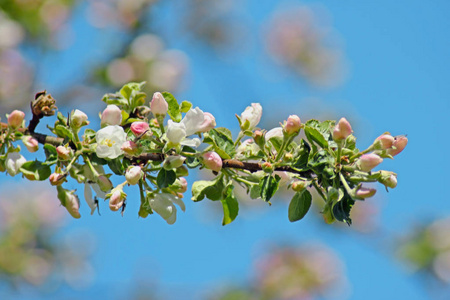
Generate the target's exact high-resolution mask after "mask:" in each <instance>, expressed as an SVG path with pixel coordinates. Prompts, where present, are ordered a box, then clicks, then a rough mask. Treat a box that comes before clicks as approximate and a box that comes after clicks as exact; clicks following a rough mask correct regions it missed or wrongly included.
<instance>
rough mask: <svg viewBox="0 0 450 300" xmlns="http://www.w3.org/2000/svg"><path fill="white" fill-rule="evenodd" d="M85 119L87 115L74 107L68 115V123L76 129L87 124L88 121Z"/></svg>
mask: <svg viewBox="0 0 450 300" xmlns="http://www.w3.org/2000/svg"><path fill="white" fill-rule="evenodd" d="M87 119H88V117H87V115H86V114H85V113H84V112H82V111H81V110H78V109H76V110H75V111H72V114H71V116H70V125H71V126H72V128H75V129H78V128H80V127H81V126H85V125H88V124H89V121H88V120H87Z"/></svg>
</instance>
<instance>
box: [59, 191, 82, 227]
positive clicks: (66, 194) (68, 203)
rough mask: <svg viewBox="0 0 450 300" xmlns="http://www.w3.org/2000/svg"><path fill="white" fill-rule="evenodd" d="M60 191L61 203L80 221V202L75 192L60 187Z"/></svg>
mask: <svg viewBox="0 0 450 300" xmlns="http://www.w3.org/2000/svg"><path fill="white" fill-rule="evenodd" d="M56 189H57V190H58V199H59V201H61V205H62V206H64V207H65V208H66V209H67V211H68V212H69V214H70V215H71V216H72V217H74V218H75V219H79V218H80V217H81V215H80V211H79V210H80V200H79V199H78V197H77V195H75V194H74V191H68V190H65V189H63V188H62V187H61V186H60V185H58V186H57V187H56Z"/></svg>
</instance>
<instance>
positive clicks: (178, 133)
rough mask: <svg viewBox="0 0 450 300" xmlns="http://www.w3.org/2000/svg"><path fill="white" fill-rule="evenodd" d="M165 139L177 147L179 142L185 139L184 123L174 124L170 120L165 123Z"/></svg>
mask: <svg viewBox="0 0 450 300" xmlns="http://www.w3.org/2000/svg"><path fill="white" fill-rule="evenodd" d="M166 137H167V139H168V140H169V141H170V142H171V143H173V144H175V145H178V144H180V142H181V141H182V140H183V139H184V138H185V137H186V126H185V125H184V123H176V122H173V121H172V120H169V121H168V122H167V131H166Z"/></svg>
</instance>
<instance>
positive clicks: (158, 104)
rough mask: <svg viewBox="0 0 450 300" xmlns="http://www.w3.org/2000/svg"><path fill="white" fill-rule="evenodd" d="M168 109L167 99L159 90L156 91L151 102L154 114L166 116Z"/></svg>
mask: <svg viewBox="0 0 450 300" xmlns="http://www.w3.org/2000/svg"><path fill="white" fill-rule="evenodd" d="M168 109H169V104H167V101H166V99H164V96H163V95H162V94H161V93H158V92H156V93H154V94H153V98H152V102H150V110H151V111H152V113H153V115H154V116H155V117H156V116H158V115H160V116H165V115H166V113H167V110H168Z"/></svg>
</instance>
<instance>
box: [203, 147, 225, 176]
mask: <svg viewBox="0 0 450 300" xmlns="http://www.w3.org/2000/svg"><path fill="white" fill-rule="evenodd" d="M203 164H204V165H205V167H207V168H208V169H211V170H213V171H216V172H219V171H220V170H221V169H222V158H220V156H219V154H217V153H216V152H214V151H210V152H206V153H205V154H203Z"/></svg>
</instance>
